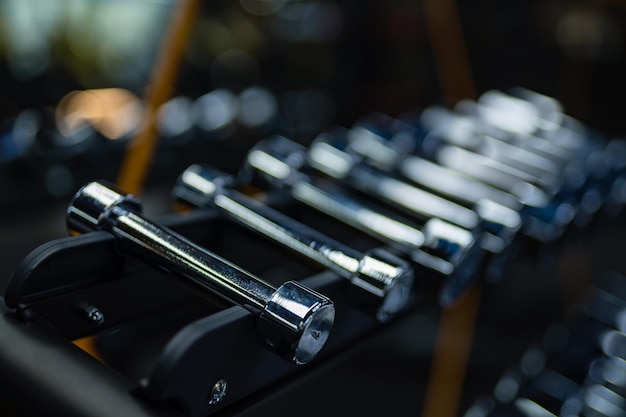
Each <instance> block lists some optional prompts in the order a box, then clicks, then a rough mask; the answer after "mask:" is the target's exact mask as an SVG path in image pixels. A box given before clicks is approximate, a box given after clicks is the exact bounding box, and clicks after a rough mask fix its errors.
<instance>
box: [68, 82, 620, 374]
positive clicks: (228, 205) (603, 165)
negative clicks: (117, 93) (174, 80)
mask: <svg viewBox="0 0 626 417" xmlns="http://www.w3.org/2000/svg"><path fill="white" fill-rule="evenodd" d="M624 155H626V146H625V145H624V143H623V142H622V141H619V140H612V141H606V140H604V139H602V138H601V137H600V136H598V135H596V134H594V133H593V132H591V131H590V130H589V129H588V128H586V127H585V126H583V125H581V124H580V123H577V122H576V121H575V120H572V119H571V118H569V117H567V116H566V115H565V114H564V113H563V112H562V111H561V109H560V108H559V106H558V103H557V102H556V101H555V100H553V99H550V98H549V97H545V96H542V95H539V94H537V93H534V92H531V91H528V90H522V89H516V90H512V91H511V92H510V93H502V92H499V91H490V92H487V93H485V94H484V95H483V96H481V97H480V98H479V99H478V100H477V101H476V102H470V101H467V102H462V103H460V104H459V105H458V107H457V108H455V109H448V108H445V107H439V106H433V107H429V108H426V109H423V110H422V111H419V112H418V111H413V112H409V113H406V114H403V115H400V116H399V117H390V116H387V115H383V114H373V115H368V116H367V117H364V118H363V119H362V120H359V121H357V122H356V123H354V125H353V126H351V127H348V128H346V127H340V126H336V127H334V128H331V129H328V130H327V131H324V132H322V133H321V134H320V135H319V136H318V137H317V138H315V139H314V140H313V141H312V142H311V143H309V144H307V145H304V144H301V143H298V142H296V141H294V140H291V139H289V138H287V137H285V136H282V135H272V136H268V137H265V138H263V139H262V140H260V141H258V142H257V143H256V144H255V145H254V146H253V147H252V148H251V149H249V150H248V152H247V153H246V155H245V158H244V163H243V166H241V167H240V168H239V170H238V171H237V173H232V174H231V173H226V172H222V171H220V170H219V169H217V168H215V167H214V166H211V165H208V164H192V165H191V166H189V167H187V168H186V169H185V170H184V171H183V172H182V173H181V174H180V175H179V176H178V179H177V181H176V183H175V186H174V188H173V190H172V195H173V198H174V199H175V200H176V201H178V202H182V203H185V204H187V205H189V206H191V207H194V208H197V209H208V210H211V211H214V212H217V213H219V215H220V216H221V217H223V218H225V219H228V220H229V221H232V222H235V223H237V224H240V225H242V226H244V227H245V228H247V229H250V230H252V231H254V232H255V233H256V234H257V235H258V236H262V237H263V238H264V239H260V240H259V242H258V244H259V245H262V244H266V242H267V240H269V241H271V242H274V243H275V244H277V245H279V246H282V247H286V248H287V249H289V250H290V251H292V252H295V253H297V254H298V255H300V256H301V257H304V258H305V259H307V260H308V261H312V262H313V263H316V264H318V265H320V266H321V267H323V268H325V269H329V270H332V271H334V272H336V273H337V274H338V275H339V276H341V277H344V278H346V279H347V280H348V282H349V283H350V285H349V288H350V291H351V292H353V293H354V297H353V298H351V299H352V300H354V302H355V303H358V305H359V306H361V307H363V309H365V310H367V311H369V312H371V314H372V316H373V317H375V318H376V320H378V321H379V322H385V321H387V320H388V319H390V318H391V317H393V316H394V315H396V314H398V313H400V312H402V311H403V310H405V309H406V308H407V307H408V305H409V304H410V301H412V300H415V298H414V297H412V296H413V295H415V293H421V292H422V291H423V290H426V291H428V290H432V289H433V288H434V292H435V293H436V296H435V298H436V300H437V303H438V304H439V305H440V306H443V307H446V306H449V305H450V304H452V303H453V302H455V301H456V300H457V299H458V298H459V297H460V296H461V295H462V294H463V293H464V292H465V291H466V290H467V289H468V288H469V287H470V286H471V285H473V284H474V283H476V282H477V281H479V280H485V281H497V280H498V279H500V278H501V276H502V275H503V273H504V269H505V268H506V266H507V265H508V264H509V263H510V261H511V258H512V256H513V255H514V254H515V253H516V249H517V247H518V246H519V245H520V244H523V243H524V242H528V241H532V242H536V243H538V244H545V243H552V242H555V241H557V240H558V239H559V238H560V237H562V236H564V235H565V234H566V233H567V232H568V230H572V229H580V230H583V229H584V228H585V227H588V226H589V225H590V224H591V222H592V221H593V219H594V218H595V217H597V216H599V215H600V212H601V211H603V212H606V213H607V214H610V215H617V213H619V209H620V208H621V206H622V205H623V203H624V202H625V201H626V199H625V198H624V196H625V195H626V194H625V193H624V185H623V183H624V179H625V177H624V164H625V163H626V158H624ZM250 190H256V193H252V192H250ZM262 196H263V197H262ZM264 199H265V201H264ZM279 201H282V202H283V204H278V202H279ZM322 224H324V226H322ZM68 225H69V227H70V229H71V230H72V231H74V232H79V233H80V232H86V231H90V230H94V229H102V230H107V231H108V232H110V233H112V234H113V235H115V237H116V238H117V239H118V240H119V241H120V242H121V245H120V247H121V248H123V249H124V250H126V251H127V252H128V253H129V254H132V255H135V256H139V257H142V258H144V259H147V260H148V261H149V262H151V263H154V264H157V265H159V266H161V267H163V268H165V269H167V270H170V271H171V272H173V273H174V274H175V275H176V276H179V277H180V276H182V277H183V278H184V279H185V280H186V281H187V282H188V283H191V284H192V285H194V286H196V287H200V288H202V290H204V291H209V292H211V293H216V294H217V295H220V296H223V297H224V298H226V299H229V300H231V301H234V302H235V303H240V304H245V305H251V306H253V307H254V308H256V310H258V311H259V314H260V316H261V318H264V319H265V320H261V321H260V323H271V325H269V327H268V326H265V327H264V329H260V331H261V333H262V334H263V338H262V339H263V340H265V341H266V343H267V344H268V345H269V347H271V348H272V349H274V350H278V351H279V353H281V354H282V355H283V356H287V357H288V358H289V360H291V361H294V362H296V363H304V362H308V361H309V360H311V359H312V357H313V356H314V355H315V353H317V351H318V350H319V349H321V347H322V346H323V344H324V341H325V340H326V338H327V337H328V333H329V332H330V329H331V327H332V322H333V317H334V309H333V303H332V300H329V299H327V298H326V297H324V295H323V294H316V293H315V291H311V290H310V289H308V288H306V287H303V286H301V285H300V284H299V283H297V282H291V281H290V282H287V283H284V284H282V285H280V286H279V287H278V288H273V287H272V286H271V285H269V284H267V283H265V282H263V281H261V280H259V279H258V278H257V277H255V276H253V275H252V274H250V273H248V272H247V271H245V270H243V269H241V268H240V267H238V266H236V265H234V264H232V263H230V262H229V261H228V260H225V259H222V258H220V257H219V256H216V255H215V254H213V253H212V252H211V251H209V250H207V249H206V248H202V247H199V246H198V245H196V244H194V243H193V242H190V241H188V240H187V239H185V238H184V237H182V236H178V235H177V234H176V233H174V232H172V231H170V230H168V229H165V228H163V227H160V226H159V225H156V224H154V223H152V222H150V221H149V220H147V219H146V218H144V217H142V215H141V205H140V202H139V201H138V200H137V199H136V197H134V196H132V195H128V194H126V193H125V192H124V191H123V190H119V189H117V188H116V187H115V186H114V185H112V184H108V183H107V182H104V181H99V182H98V181H95V182H91V183H88V184H87V185H86V186H84V187H83V188H81V190H80V191H79V192H78V193H77V194H76V195H75V196H74V199H73V200H72V202H71V204H70V207H69V210H68ZM252 256H253V255H252Z"/></svg>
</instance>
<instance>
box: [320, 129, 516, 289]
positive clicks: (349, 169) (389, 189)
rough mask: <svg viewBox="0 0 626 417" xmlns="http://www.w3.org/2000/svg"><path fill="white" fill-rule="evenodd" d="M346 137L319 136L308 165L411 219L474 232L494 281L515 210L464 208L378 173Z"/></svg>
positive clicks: (480, 202)
mask: <svg viewBox="0 0 626 417" xmlns="http://www.w3.org/2000/svg"><path fill="white" fill-rule="evenodd" d="M349 135H350V131H349V130H348V129H345V128H341V127H336V128H334V129H331V130H330V131H327V132H324V133H322V134H320V135H319V136H318V137H317V138H316V139H315V140H314V141H313V142H312V143H311V145H310V147H309V152H308V163H309V165H310V166H311V167H313V168H315V169H317V170H318V171H320V172H322V173H324V174H326V175H328V176H331V177H332V178H334V179H336V180H338V181H341V183H342V184H345V185H346V186H347V187H351V188H355V189H357V190H359V191H361V192H363V193H366V194H368V195H370V196H372V197H373V198H377V199H380V200H383V201H385V202H387V203H388V204H390V205H393V206H395V207H397V208H399V209H401V210H403V211H405V212H406V213H408V214H410V215H413V216H418V217H420V218H422V219H429V218H433V217H436V218H437V217H438V218H440V219H442V220H445V221H447V222H449V223H452V224H455V225H457V226H459V227H462V228H465V229H467V230H470V231H473V232H474V233H476V234H477V235H479V243H480V245H481V246H482V247H483V249H484V250H485V251H486V252H487V257H488V259H486V261H487V262H488V263H489V264H491V266H490V267H487V269H488V270H491V271H492V273H493V274H492V276H490V277H489V279H497V278H496V274H499V269H500V266H496V265H502V264H503V263H504V262H506V260H505V258H508V255H509V254H510V253H511V251H510V250H509V249H510V248H509V245H510V244H511V242H512V240H513V238H514V237H515V236H516V234H517V232H518V230H519V229H520V227H521V223H522V222H521V218H520V215H519V214H518V213H517V212H516V211H514V210H512V209H510V208H508V207H505V206H502V205H500V204H498V203H496V202H494V201H491V200H486V199H475V201H473V203H472V204H471V205H468V204H465V202H462V201H459V199H458V198H457V197H456V196H455V195H450V194H448V195H445V194H444V195H443V196H440V194H439V193H437V194H436V193H435V192H434V190H432V189H429V188H426V187H420V186H419V185H418V184H416V183H414V182H412V181H410V180H408V179H406V178H404V177H402V176H401V175H398V174H397V173H395V172H393V171H390V170H388V171H382V170H380V169H378V168H376V167H374V166H372V165H370V164H367V162H366V161H365V160H364V158H362V157H361V155H359V153H358V152H356V151H355V150H353V149H352V147H351V144H350V142H349V140H348V137H349ZM356 141H358V138H355V142H356ZM382 146H384V144H382ZM362 147H363V146H361V148H362ZM388 151H389V152H388V153H390V152H392V151H393V150H391V149H389V150H388ZM373 153H376V154H380V153H378V152H376V151H373ZM444 197H445V198H444ZM474 198H475V197H474Z"/></svg>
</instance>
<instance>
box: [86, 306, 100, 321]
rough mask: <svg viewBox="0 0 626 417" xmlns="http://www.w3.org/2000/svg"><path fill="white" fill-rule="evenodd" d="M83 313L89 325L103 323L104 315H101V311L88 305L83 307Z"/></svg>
mask: <svg viewBox="0 0 626 417" xmlns="http://www.w3.org/2000/svg"><path fill="white" fill-rule="evenodd" d="M83 311H84V312H85V315H86V316H87V320H88V321H89V323H91V324H94V325H100V324H102V323H104V314H102V311H100V310H99V309H98V308H97V307H94V306H91V305H88V306H86V307H84V309H83Z"/></svg>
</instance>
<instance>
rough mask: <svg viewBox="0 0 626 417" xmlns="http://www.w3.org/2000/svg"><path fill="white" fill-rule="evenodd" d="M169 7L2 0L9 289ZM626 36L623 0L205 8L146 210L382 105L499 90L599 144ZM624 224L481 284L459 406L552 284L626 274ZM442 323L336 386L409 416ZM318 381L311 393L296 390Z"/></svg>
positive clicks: (2, 254)
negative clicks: (210, 172) (195, 179)
mask: <svg viewBox="0 0 626 417" xmlns="http://www.w3.org/2000/svg"><path fill="white" fill-rule="evenodd" d="M177 6H178V2H176V1H173V0H132V1H127V0H126V1H125V0H0V213H1V216H2V217H1V218H0V284H2V286H4V285H5V283H6V282H7V281H8V279H9V278H10V276H11V274H12V272H13V270H15V268H16V267H17V265H18V264H19V262H20V260H21V259H22V258H23V257H24V256H26V255H27V254H28V253H29V252H30V251H31V250H33V249H34V248H36V247H37V246H38V245H39V244H41V243H43V242H46V241H48V240H51V239H55V238H58V237H62V236H66V234H67V232H66V230H65V224H64V210H65V207H66V205H67V203H68V201H69V199H70V198H71V196H72V194H73V193H74V192H75V191H76V190H77V189H78V188H79V187H80V186H81V185H83V184H84V183H86V182H87V181H89V180H92V179H97V178H105V179H109V180H113V181H114V180H116V178H117V175H118V173H119V170H120V167H121V164H122V161H123V158H124V155H125V151H126V146H127V144H128V143H129V141H130V140H131V138H132V137H133V136H134V135H135V134H136V133H137V131H138V129H139V127H140V125H141V116H142V114H143V113H142V111H143V99H144V96H145V94H146V88H147V86H148V84H149V82H150V80H151V77H152V75H153V70H154V68H155V63H156V61H157V57H158V55H159V50H160V46H161V45H162V41H163V38H164V36H166V33H167V27H168V25H169V22H170V17H171V15H172V13H173V10H174V9H175V8H176V7H177ZM625 37H626V3H624V2H622V1H620V0H597V1H592V0H584V1H576V0H560V1H559V0H556V1H537V0H524V1H520V0H510V1H496V0H479V1H467V0H457V1H452V0H449V1H441V2H437V1H435V0H423V1H398V0H387V1H363V0H361V1H356V0H343V1H314V0H238V1H237V0H232V1H223V0H216V1H206V2H201V6H200V9H199V12H198V13H197V15H196V17H195V19H194V22H193V29H192V32H191V38H190V40H189V42H187V43H186V46H185V51H184V55H183V59H182V63H181V65H180V69H179V72H178V76H177V78H176V81H175V82H174V83H173V85H172V94H171V99H169V100H168V101H167V102H166V104H165V105H163V106H162V107H161V108H160V110H159V112H158V122H157V132H158V137H159V142H158V146H157V148H156V150H155V152H154V155H153V157H152V158H151V160H150V162H149V167H148V170H147V172H148V175H147V178H146V182H145V188H144V190H143V191H142V194H143V197H144V204H145V212H146V214H147V215H148V216H158V215H161V214H166V213H170V212H171V211H172V210H173V209H172V205H171V201H170V195H169V190H170V188H171V186H172V184H173V182H174V180H175V179H176V177H177V176H178V174H179V173H180V172H181V171H182V170H183V169H184V168H186V167H187V166H188V165H189V164H191V163H196V162H209V163H212V164H214V165H216V166H218V167H219V168H222V169H224V170H226V171H229V172H232V173H234V172H236V171H237V169H238V167H239V166H240V165H241V163H242V161H243V156H244V154H245V152H246V151H247V150H248V149H249V148H250V147H251V146H252V145H254V143H256V142H257V141H258V140H259V139H261V138H263V137H265V136H267V135H269V134H272V133H282V134H285V135H287V136H289V137H291V138H292V139H295V140H297V141H299V142H301V143H307V142H309V141H311V140H312V139H313V138H314V137H315V136H316V135H317V134H318V133H320V132H322V131H324V130H325V129H328V128H330V127H331V126H333V125H336V124H338V125H342V126H350V125H351V124H352V123H353V122H354V121H355V120H357V119H358V118H360V117H362V116H364V115H366V114H368V113H369V112H372V111H379V112H384V113H387V114H390V115H396V114H399V113H401V112H403V111H406V110H409V109H412V108H423V107H425V106H428V105H430V104H434V103H447V104H452V103H454V102H456V101H457V100H460V99H464V98H476V97H478V96H479V95H480V94H481V93H483V92H485V91H487V90H490V89H500V90H506V89H509V88H512V87H516V86H522V87H526V88H528V89H531V90H535V91H537V92H540V93H543V94H545V95H548V96H551V97H554V98H556V99H557V100H559V101H560V102H561V104H562V105H563V109H564V111H565V113H567V114H569V115H571V116H573V117H575V118H577V119H579V120H580V121H582V122H583V123H585V124H587V125H588V126H591V127H593V128H595V129H598V130H599V131H601V132H603V133H604V134H605V135H606V137H607V138H615V137H620V136H621V135H623V134H624V132H625V131H626V129H625V127H624V123H623V120H624V111H625V109H626V107H625V106H624V96H625V94H626V77H625V74H626V71H625V70H626V53H625V46H624V42H625ZM621 230H622V228H621V223H620V221H617V222H616V223H612V224H609V225H604V226H602V225H600V226H598V229H597V230H596V232H597V233H595V234H593V235H585V237H579V238H578V239H573V240H572V241H571V242H570V243H571V245H570V246H569V247H568V248H567V250H566V251H563V252H560V254H559V258H558V259H556V258H555V255H554V252H551V251H546V252H545V253H542V252H541V250H539V251H538V252H536V253H534V254H533V257H529V259H530V260H529V261H528V262H525V263H524V262H522V261H520V263H518V264H517V266H516V268H514V269H513V270H512V271H511V272H510V279H508V280H507V281H506V282H504V283H502V284H501V285H499V286H495V287H494V288H491V289H489V290H488V291H487V294H486V295H485V297H484V298H485V299H484V300H483V301H484V304H483V306H482V307H481V315H480V320H479V323H478V328H477V336H476V339H475V344H476V345H475V347H474V357H473V360H474V362H472V366H471V367H470V369H469V374H468V375H469V378H471V379H470V383H469V384H468V391H467V392H466V394H465V396H464V398H463V404H462V405H463V407H468V406H469V404H471V403H472V401H473V400H474V399H475V398H476V397H478V396H479V395H481V394H486V393H489V392H491V388H492V385H493V383H494V382H495V379H496V377H497V376H498V375H499V374H500V373H501V372H502V371H503V369H504V368H505V367H506V365H507V364H508V363H512V361H514V360H516V358H517V357H518V356H519V354H520V352H521V351H522V350H523V349H524V348H525V347H526V346H528V345H529V344H530V343H531V342H532V340H534V338H536V337H539V335H540V334H541V333H542V332H543V330H544V329H545V328H546V327H547V326H548V325H549V324H550V323H551V322H552V321H553V320H554V319H555V318H558V316H559V315H560V314H561V313H562V312H563V311H564V309H565V308H566V307H567V305H568V302H569V301H568V300H569V299H568V298H567V296H568V294H569V293H568V291H569V290H567V289H566V290H564V289H563V287H562V286H561V283H562V281H561V278H563V279H566V280H570V282H575V283H576V282H578V281H577V280H583V281H584V280H586V279H588V277H589V276H593V275H594V274H596V273H597V271H600V270H604V269H617V270H619V269H620V268H622V265H621V264H620V263H619V258H620V250H621V251H623V250H624V246H623V243H624V242H623V241H622V240H620V237H621V235H620V234H619V233H618V232H619V231H621ZM622 255H623V253H622ZM591 258H593V261H590V260H589V259H591ZM596 265H598V266H597V268H596ZM581 276H582V277H581ZM576 285H577V284H576ZM576 285H574V286H573V287H575V286H576ZM568 288H570V289H571V290H572V291H574V290H575V288H574V289H572V288H571V287H568ZM434 323H435V322H434V321H433V320H432V319H429V318H428V317H426V318H425V317H424V316H418V317H409V318H408V319H407V321H406V322H403V323H401V325H400V326H399V327H397V328H394V329H390V330H389V332H390V334H387V335H386V336H385V338H383V339H379V340H378V341H375V342H373V344H370V345H368V346H369V348H364V349H365V350H367V349H374V350H376V351H377V352H379V355H380V358H378V359H381V358H383V357H384V358H386V359H384V358H383V359H381V360H383V361H382V362H380V361H379V362H376V360H373V359H372V356H371V355H366V360H367V361H371V363H372V367H373V368H375V369H374V372H375V374H376V375H383V376H384V378H385V379H386V380H385V381H380V379H378V380H372V381H369V380H367V377H365V376H363V375H360V374H359V372H362V369H361V368H360V367H359V365H354V364H355V363H356V364H358V363H359V362H358V361H356V362H352V363H350V362H348V363H347V365H342V366H343V370H344V371H346V372H343V373H339V374H337V375H352V376H353V377H352V379H349V378H348V380H346V381H344V380H343V379H341V378H343V376H336V378H335V383H334V384H335V385H337V389H338V390H339V389H340V387H341V386H342V385H343V384H350V383H354V380H353V379H354V375H357V377H358V378H361V384H362V385H364V384H366V383H368V384H370V385H369V386H370V387H371V386H372V385H375V384H379V383H381V382H384V383H385V384H388V388H389V390H391V389H393V390H395V391H396V392H397V393H398V395H399V396H402V397H403V398H404V400H398V399H394V398H390V397H389V391H385V390H383V392H381V396H386V398H385V399H381V401H375V403H376V404H378V405H380V404H384V403H386V402H387V403H388V402H392V403H394V404H396V405H395V407H396V408H392V409H394V410H396V412H397V411H398V410H403V411H406V414H405V415H417V413H418V412H419V410H420V407H419V405H418V403H419V401H420V400H418V399H417V398H421V396H422V395H423V389H424V385H425V383H426V375H427V373H428V365H429V355H430V353H432V345H433V338H434V335H435V328H434V326H435V324H434ZM420 329H421V330H420ZM381 344H382V345H384V346H380V345H381ZM392 345H393V346H392ZM372 346H373V347H372ZM385 349H386V350H385ZM386 355H389V356H386ZM377 357H378V356H376V355H375V356H374V359H376V358H377ZM390 358H393V359H394V360H391V361H390ZM409 358H412V359H413V360H415V361H416V362H408V363H409V364H411V366H414V367H415V368H413V371H412V372H408V371H407V368H404V369H401V370H398V371H397V372H400V373H401V374H402V375H401V376H400V377H398V378H399V379H394V378H395V376H394V375H396V374H395V373H394V372H395V371H393V370H392V371H390V368H393V367H396V369H399V368H401V367H402V366H403V363H397V362H403V361H404V360H407V361H409ZM416 358H417V359H416ZM384 360H387V361H390V362H391V363H386V362H384ZM380 367H382V368H385V369H384V370H382V369H378V368H380ZM383 371H386V372H387V373H385V372H383ZM389 371H390V372H389ZM403 373H406V375H404V374H403ZM358 375H360V376H358ZM362 378H365V380H363V379H362ZM393 381H396V382H393ZM411 384H414V385H411ZM333 386H334V385H333ZM310 390H311V388H310V387H308V388H307V386H306V385H305V388H304V389H303V392H302V393H301V395H302V397H304V398H305V397H306V394H307V392H310ZM363 390H364V388H362V390H361V395H368V396H369V395H370V393H369V392H366V393H365V394H363ZM411 393H415V395H416V397H417V398H414V399H413V401H411V400H409V397H410V396H411ZM361 400H362V398H361ZM366 403H367V402H366ZM388 405H389V404H387V406H388ZM370 406H372V405H370ZM372 407H374V408H373V409H370V411H372V412H373V410H376V406H372ZM380 407H383V408H381V410H380V412H384V406H383V405H380ZM330 414H331V415H332V413H330ZM283 415H284V414H283ZM371 415H373V414H371ZM395 415H399V414H398V413H396V414H395Z"/></svg>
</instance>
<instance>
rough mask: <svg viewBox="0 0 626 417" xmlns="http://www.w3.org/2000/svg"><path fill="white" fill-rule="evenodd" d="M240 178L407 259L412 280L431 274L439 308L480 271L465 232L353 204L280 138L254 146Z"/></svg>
mask: <svg viewBox="0 0 626 417" xmlns="http://www.w3.org/2000/svg"><path fill="white" fill-rule="evenodd" d="M240 178H241V180H242V181H243V182H254V181H255V180H256V181H259V182H261V183H263V184H264V185H265V186H269V187H270V188H273V189H275V190H281V191H283V192H285V193H287V194H288V195H289V196H291V197H292V198H294V199H295V200H296V201H299V202H300V203H302V204H304V205H305V206H308V207H311V208H313V209H315V210H317V211H319V212H321V213H323V214H324V215H328V216H330V217H333V218H335V219H337V220H339V221H340V222H342V223H344V224H346V225H349V226H351V227H353V228H355V229H357V230H360V231H362V232H363V233H365V234H367V235H369V236H372V237H374V238H375V239H378V240H380V241H382V242H383V243H385V244H387V245H389V246H390V247H392V248H394V249H395V250H398V251H399V252H401V253H402V254H404V255H406V256H408V258H409V260H410V261H411V262H413V264H414V266H419V268H420V271H419V272H418V271H417V270H416V274H422V273H428V274H435V276H437V277H438V278H437V281H443V284H442V286H441V289H440V297H439V298H440V299H439V301H440V302H441V303H442V304H443V305H448V304H449V303H451V302H453V301H454V300H455V299H456V298H457V297H458V296H459V295H460V294H461V293H462V292H463V291H464V290H465V289H466V287H467V285H468V284H469V282H470V281H471V280H472V279H473V277H474V276H475V274H476V271H477V270H478V267H479V266H480V265H481V262H482V259H483V255H484V253H483V251H482V249H481V248H480V247H479V245H478V242H477V240H476V236H475V235H474V234H472V233H471V232H470V231H468V230H466V229H463V228H460V227H458V226H455V225H453V224H450V223H448V222H445V221H443V220H441V219H438V218H432V219H430V220H428V221H427V222H426V223H425V224H424V225H421V226H419V225H416V224H415V223H414V222H412V221H410V220H407V219H405V218H402V217H400V216H396V215H393V214H391V213H388V212H386V211H385V210H384V209H383V208H382V207H380V206H377V205H375V204H370V203H369V202H366V201H362V200H359V199H357V198H355V197H354V196H353V195H352V194H350V193H348V192H346V190H345V189H343V188H341V187H339V186H337V185H336V184H334V183H333V182H331V181H328V180H325V179H323V178H320V177H319V176H315V175H312V174H309V173H308V172H307V171H306V148H305V147H304V146H302V145H300V144H298V143H296V142H294V141H291V140H289V139H287V138H285V137H284V136H280V135H274V136H271V137H269V138H266V139H264V140H262V141H260V142H258V143H257V144H256V145H255V146H254V147H253V148H252V149H251V150H250V151H249V152H248V154H247V155H246V158H245V163H244V166H243V169H242V171H241V172H240ZM442 276H443V277H445V278H447V279H444V280H441V277H442Z"/></svg>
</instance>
